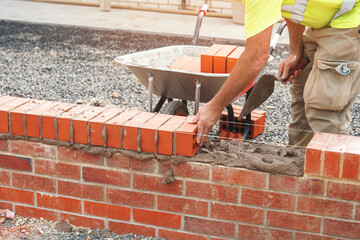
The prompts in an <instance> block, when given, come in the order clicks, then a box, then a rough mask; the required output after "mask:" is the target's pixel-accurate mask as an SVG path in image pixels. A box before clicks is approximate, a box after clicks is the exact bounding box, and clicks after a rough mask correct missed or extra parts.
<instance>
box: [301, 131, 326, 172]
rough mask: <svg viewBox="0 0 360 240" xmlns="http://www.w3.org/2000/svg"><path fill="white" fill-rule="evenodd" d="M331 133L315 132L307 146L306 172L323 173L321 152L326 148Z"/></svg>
mask: <svg viewBox="0 0 360 240" xmlns="http://www.w3.org/2000/svg"><path fill="white" fill-rule="evenodd" d="M330 137H331V134H328V133H320V132H317V133H315V135H314V137H313V138H312V139H311V141H310V143H309V144H308V145H307V147H306V154H305V170H304V171H305V173H310V174H316V175H320V174H321V172H320V171H321V170H320V168H321V153H322V151H323V150H324V149H325V147H326V145H327V143H328V141H329V139H330Z"/></svg>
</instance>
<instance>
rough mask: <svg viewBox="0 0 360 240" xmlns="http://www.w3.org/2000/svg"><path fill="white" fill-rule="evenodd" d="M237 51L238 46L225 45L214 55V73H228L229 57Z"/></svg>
mask: <svg viewBox="0 0 360 240" xmlns="http://www.w3.org/2000/svg"><path fill="white" fill-rule="evenodd" d="M235 49H236V46H232V45H224V46H223V47H222V48H221V49H220V51H218V52H217V53H215V55H214V73H227V69H226V67H227V57H228V56H229V55H230V54H231V53H232V52H233V51H234V50H235Z"/></svg>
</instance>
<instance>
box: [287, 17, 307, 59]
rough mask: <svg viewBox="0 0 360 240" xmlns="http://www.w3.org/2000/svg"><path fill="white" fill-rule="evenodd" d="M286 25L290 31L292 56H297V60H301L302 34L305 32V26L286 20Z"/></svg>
mask: <svg viewBox="0 0 360 240" xmlns="http://www.w3.org/2000/svg"><path fill="white" fill-rule="evenodd" d="M286 24H287V26H288V29H289V39H290V54H292V55H294V56H296V58H297V59H298V60H300V58H301V57H302V53H303V40H302V34H303V32H304V31H305V26H303V25H301V24H297V23H294V22H292V21H290V20H288V19H286Z"/></svg>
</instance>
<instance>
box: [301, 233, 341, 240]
mask: <svg viewBox="0 0 360 240" xmlns="http://www.w3.org/2000/svg"><path fill="white" fill-rule="evenodd" d="M342 239H343V238H341V239H340V238H337V237H329V236H324V235H315V234H308V233H301V232H295V240H342Z"/></svg>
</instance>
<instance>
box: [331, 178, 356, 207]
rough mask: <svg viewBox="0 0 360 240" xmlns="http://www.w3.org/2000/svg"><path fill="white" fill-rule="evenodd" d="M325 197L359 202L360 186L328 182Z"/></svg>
mask: <svg viewBox="0 0 360 240" xmlns="http://www.w3.org/2000/svg"><path fill="white" fill-rule="evenodd" d="M326 196H328V197H334V198H341V199H344V200H350V201H357V202H360V185H355V184H351V183H339V182H331V181H329V182H328V185H327V191H326Z"/></svg>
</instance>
